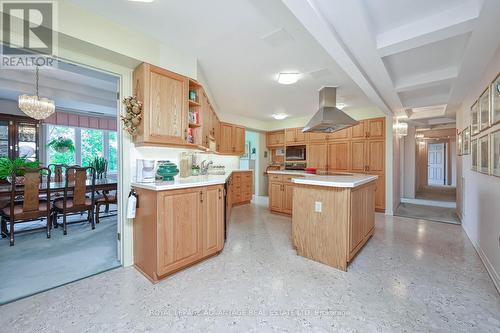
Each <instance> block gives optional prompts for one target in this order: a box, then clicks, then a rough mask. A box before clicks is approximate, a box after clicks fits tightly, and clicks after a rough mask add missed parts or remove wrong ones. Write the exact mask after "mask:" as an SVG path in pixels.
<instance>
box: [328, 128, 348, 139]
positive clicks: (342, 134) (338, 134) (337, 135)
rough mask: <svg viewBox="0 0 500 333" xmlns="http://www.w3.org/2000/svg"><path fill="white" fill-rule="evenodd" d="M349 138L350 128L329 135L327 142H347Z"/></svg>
mask: <svg viewBox="0 0 500 333" xmlns="http://www.w3.org/2000/svg"><path fill="white" fill-rule="evenodd" d="M350 136H351V128H344V129H343V130H340V131H337V132H333V133H329V134H328V140H347V139H349V138H350Z"/></svg>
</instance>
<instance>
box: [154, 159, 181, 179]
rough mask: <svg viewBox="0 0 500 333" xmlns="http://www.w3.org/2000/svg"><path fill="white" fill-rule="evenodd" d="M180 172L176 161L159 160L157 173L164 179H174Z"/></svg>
mask: <svg viewBox="0 0 500 333" xmlns="http://www.w3.org/2000/svg"><path fill="white" fill-rule="evenodd" d="M178 173H179V169H178V168H177V165H175V163H172V162H170V161H158V169H157V170H156V175H157V176H159V177H161V178H162V179H163V180H164V181H173V180H174V177H175V176H177V174H178Z"/></svg>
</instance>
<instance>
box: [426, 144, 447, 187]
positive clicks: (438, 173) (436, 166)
mask: <svg viewBox="0 0 500 333" xmlns="http://www.w3.org/2000/svg"><path fill="white" fill-rule="evenodd" d="M427 154H428V155H427V156H428V173H427V183H428V184H429V185H444V168H445V163H444V154H445V149H444V143H430V144H429V146H428V153H427Z"/></svg>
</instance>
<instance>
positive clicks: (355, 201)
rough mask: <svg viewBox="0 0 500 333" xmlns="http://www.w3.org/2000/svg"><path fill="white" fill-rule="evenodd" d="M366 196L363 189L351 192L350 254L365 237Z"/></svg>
mask: <svg viewBox="0 0 500 333" xmlns="http://www.w3.org/2000/svg"><path fill="white" fill-rule="evenodd" d="M366 200H367V196H366V190H365V189H364V188H361V189H357V190H356V189H354V190H353V191H352V192H351V221H350V228H349V229H350V230H349V252H352V251H353V250H354V249H355V248H356V247H357V246H358V245H359V243H361V241H362V240H363V239H364V237H365V224H366V219H367V211H366V204H367V201H366Z"/></svg>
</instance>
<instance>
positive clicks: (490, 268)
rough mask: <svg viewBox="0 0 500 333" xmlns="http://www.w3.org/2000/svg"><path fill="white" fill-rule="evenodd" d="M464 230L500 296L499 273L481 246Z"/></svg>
mask: <svg viewBox="0 0 500 333" xmlns="http://www.w3.org/2000/svg"><path fill="white" fill-rule="evenodd" d="M463 229H464V232H465V234H466V235H467V238H469V240H470V242H471V243H472V246H473V247H474V249H475V250H476V252H477V255H478V256H479V259H481V261H482V262H483V265H484V267H485V268H486V271H487V272H488V275H489V276H490V278H491V280H492V281H493V284H494V285H495V288H497V291H498V293H499V294H500V276H499V275H498V272H497V271H495V268H494V267H493V265H492V264H491V262H490V260H489V259H488V257H487V256H486V254H484V252H483V250H482V249H481V247H480V246H479V244H477V243H476V242H474V241H473V240H472V239H471V238H470V237H469V234H468V233H467V231H466V230H465V228H463Z"/></svg>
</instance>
